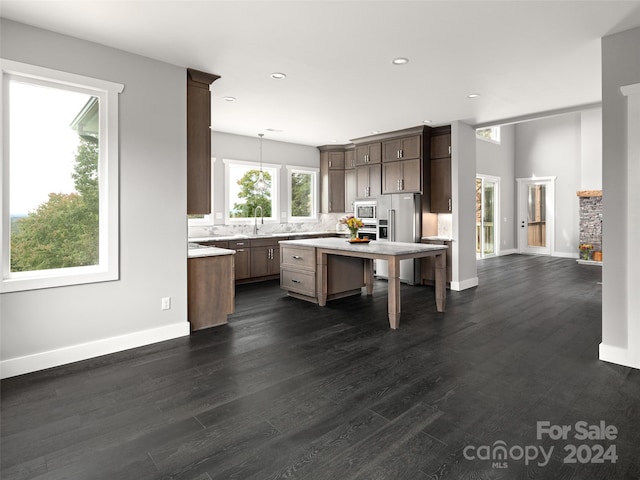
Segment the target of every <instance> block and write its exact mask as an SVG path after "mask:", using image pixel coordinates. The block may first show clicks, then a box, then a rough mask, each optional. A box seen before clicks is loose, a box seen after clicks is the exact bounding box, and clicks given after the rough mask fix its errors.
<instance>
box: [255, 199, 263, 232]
mask: <svg viewBox="0 0 640 480" xmlns="http://www.w3.org/2000/svg"><path fill="white" fill-rule="evenodd" d="M258 209H260V225H264V213H263V211H262V206H261V205H258V206H257V207H256V209H255V210H254V211H253V234H254V235H257V234H258V230H260V227H258Z"/></svg>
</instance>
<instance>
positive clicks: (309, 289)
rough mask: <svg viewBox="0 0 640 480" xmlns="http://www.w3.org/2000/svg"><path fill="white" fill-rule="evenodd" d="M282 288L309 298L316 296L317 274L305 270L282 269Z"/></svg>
mask: <svg viewBox="0 0 640 480" xmlns="http://www.w3.org/2000/svg"><path fill="white" fill-rule="evenodd" d="M280 287H281V288H283V289H285V290H289V291H291V292H296V293H299V294H301V295H308V296H309V297H315V296H316V274H315V273H314V272H309V271H305V270H297V269H289V268H284V267H283V268H282V270H281V271H280Z"/></svg>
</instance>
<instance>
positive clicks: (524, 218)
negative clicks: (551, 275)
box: [517, 178, 554, 255]
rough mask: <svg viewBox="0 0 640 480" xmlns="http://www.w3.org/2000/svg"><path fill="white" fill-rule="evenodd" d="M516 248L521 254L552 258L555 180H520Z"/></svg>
mask: <svg viewBox="0 0 640 480" xmlns="http://www.w3.org/2000/svg"><path fill="white" fill-rule="evenodd" d="M517 181H518V217H519V218H518V248H519V250H520V252H522V253H533V254H539V255H550V254H551V247H552V245H551V243H552V240H553V202H554V179H551V178H548V179H536V178H529V179H527V178H519V179H517Z"/></svg>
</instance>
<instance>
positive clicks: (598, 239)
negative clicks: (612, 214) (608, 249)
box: [577, 190, 602, 252]
mask: <svg viewBox="0 0 640 480" xmlns="http://www.w3.org/2000/svg"><path fill="white" fill-rule="evenodd" d="M577 194H578V198H579V201H580V205H579V209H580V243H581V244H582V243H590V244H592V245H593V251H594V252H602V190H582V191H579V192H577Z"/></svg>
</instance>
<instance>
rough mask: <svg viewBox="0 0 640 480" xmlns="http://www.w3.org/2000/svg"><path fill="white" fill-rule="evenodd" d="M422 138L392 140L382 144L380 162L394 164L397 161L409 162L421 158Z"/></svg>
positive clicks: (417, 136)
mask: <svg viewBox="0 0 640 480" xmlns="http://www.w3.org/2000/svg"><path fill="white" fill-rule="evenodd" d="M421 147H422V137H421V136H420V135H413V136H411V137H403V138H394V139H392V140H387V141H385V142H383V143H382V161H383V162H395V161H398V160H410V159H413V158H422V148H421Z"/></svg>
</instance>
